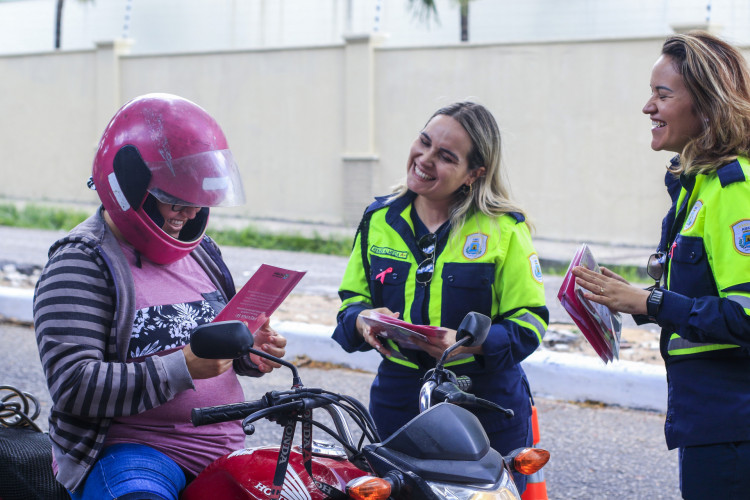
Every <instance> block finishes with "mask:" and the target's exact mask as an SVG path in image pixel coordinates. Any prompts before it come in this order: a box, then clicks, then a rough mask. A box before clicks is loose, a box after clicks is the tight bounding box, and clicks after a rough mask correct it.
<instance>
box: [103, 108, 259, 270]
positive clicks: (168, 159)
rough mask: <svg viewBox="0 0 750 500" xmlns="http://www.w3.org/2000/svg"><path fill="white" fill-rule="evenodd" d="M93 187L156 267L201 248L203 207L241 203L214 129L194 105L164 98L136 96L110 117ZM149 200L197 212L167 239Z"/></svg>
mask: <svg viewBox="0 0 750 500" xmlns="http://www.w3.org/2000/svg"><path fill="white" fill-rule="evenodd" d="M92 181H93V184H94V188H95V189H96V192H97V193H98V195H99V199H101V201H102V205H103V206H104V209H105V210H106V211H107V213H108V214H109V216H110V217H111V219H112V222H113V223H114V225H115V227H117V229H118V230H119V231H120V232H121V233H122V235H123V236H124V237H125V239H126V240H127V241H128V243H130V244H131V245H133V247H135V249H136V250H138V252H140V253H141V255H143V256H145V257H146V258H148V259H150V260H151V261H153V262H155V263H157V264H169V263H171V262H175V261H176V260H179V259H180V258H182V257H184V256H185V255H187V254H188V253H190V252H191V251H192V250H193V249H194V248H195V247H197V246H198V245H199V244H200V242H201V240H202V239H203V234H204V232H205V230H206V224H207V223H208V213H209V207H219V206H222V207H226V206H237V205H241V204H243V203H244V202H245V195H244V192H243V189H242V181H241V179H240V175H239V170H238V168H237V164H236V162H235V161H234V158H233V156H232V153H231V151H229V146H228V145H227V140H226V138H225V137H224V133H223V132H222V131H221V128H220V127H219V125H218V124H217V123H216V121H215V120H214V119H213V118H211V116H210V115H209V114H208V113H207V112H206V111H205V110H204V109H203V108H201V107H200V106H198V105H197V104H195V103H193V102H191V101H188V100H187V99H184V98H182V97H178V96H175V95H170V94H147V95H143V96H140V97H136V98H135V99H133V100H131V101H130V102H128V103H127V104H125V105H124V106H123V107H122V108H120V109H119V111H117V113H115V116H114V117H113V118H112V120H111V121H110V122H109V125H107V128H106V129H105V130H104V134H103V135H102V138H101V140H100V141H99V147H98V149H97V152H96V156H95V157H94V165H93V172H92ZM156 201H160V202H162V203H166V204H170V205H188V206H193V207H201V210H200V211H199V212H198V213H197V215H196V216H195V218H193V219H191V220H190V221H188V222H187V223H186V224H185V226H184V227H183V228H182V231H180V235H179V237H178V238H173V237H172V236H170V235H168V234H167V233H166V232H164V230H162V226H163V224H164V220H163V218H162V216H161V215H160V213H159V211H158V209H157V205H156Z"/></svg>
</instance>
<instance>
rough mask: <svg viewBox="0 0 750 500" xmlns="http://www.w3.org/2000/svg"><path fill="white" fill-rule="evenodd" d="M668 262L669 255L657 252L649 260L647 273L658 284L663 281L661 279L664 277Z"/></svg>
mask: <svg viewBox="0 0 750 500" xmlns="http://www.w3.org/2000/svg"><path fill="white" fill-rule="evenodd" d="M666 260H667V255H666V254H665V253H664V252H656V253H654V254H651V256H650V257H649V258H648V264H646V273H648V275H649V276H651V277H652V278H653V279H655V280H656V283H657V284H659V282H660V281H661V277H662V276H664V263H665V262H666Z"/></svg>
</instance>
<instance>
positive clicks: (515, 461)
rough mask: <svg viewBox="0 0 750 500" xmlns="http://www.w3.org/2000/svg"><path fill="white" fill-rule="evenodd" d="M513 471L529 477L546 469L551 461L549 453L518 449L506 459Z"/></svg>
mask: <svg viewBox="0 0 750 500" xmlns="http://www.w3.org/2000/svg"><path fill="white" fill-rule="evenodd" d="M505 460H506V462H507V463H508V465H510V468H511V470H514V471H516V472H520V473H521V474H523V475H525V476H528V475H530V474H534V473H535V472H537V471H538V470H539V469H541V468H542V467H544V466H545V465H546V464H547V462H548V461H549V452H548V451H547V450H543V449H541V448H517V449H515V450H513V451H511V452H510V453H509V454H508V455H507V456H506V457H505Z"/></svg>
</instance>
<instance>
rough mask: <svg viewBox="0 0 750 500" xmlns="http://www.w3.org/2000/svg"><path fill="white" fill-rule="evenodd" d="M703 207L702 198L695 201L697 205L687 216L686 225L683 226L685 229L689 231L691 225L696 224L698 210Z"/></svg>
mask: <svg viewBox="0 0 750 500" xmlns="http://www.w3.org/2000/svg"><path fill="white" fill-rule="evenodd" d="M701 208H703V202H702V201H701V200H698V201H696V202H695V205H693V208H691V209H690V213H689V214H688V216H687V219H685V225H684V226H683V227H682V230H683V231H687V230H688V229H690V228H691V227H693V224H695V219H696V218H698V212H700V211H701Z"/></svg>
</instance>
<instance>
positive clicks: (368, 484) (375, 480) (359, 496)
mask: <svg viewBox="0 0 750 500" xmlns="http://www.w3.org/2000/svg"><path fill="white" fill-rule="evenodd" d="M346 494H347V495H349V497H350V498H354V499H355V500H387V499H388V497H390V496H391V483H390V482H388V481H387V480H385V479H383V478H380V477H374V476H362V477H358V478H356V479H352V480H351V481H349V484H347V485H346Z"/></svg>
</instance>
